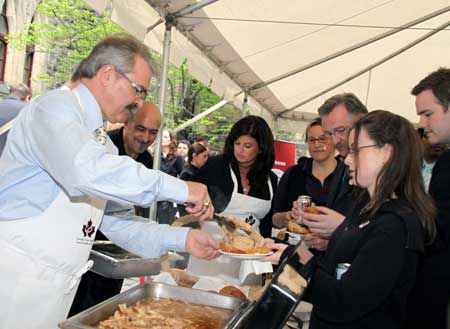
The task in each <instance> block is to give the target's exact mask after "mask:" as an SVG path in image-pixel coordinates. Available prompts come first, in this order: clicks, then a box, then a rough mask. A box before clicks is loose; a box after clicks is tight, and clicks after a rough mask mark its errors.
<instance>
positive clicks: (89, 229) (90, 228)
mask: <svg viewBox="0 0 450 329" xmlns="http://www.w3.org/2000/svg"><path fill="white" fill-rule="evenodd" d="M81 231H82V232H83V236H84V237H88V238H90V237H92V234H94V233H95V226H94V225H92V220H91V219H89V221H88V223H87V224H84V225H83V228H82V230H81Z"/></svg>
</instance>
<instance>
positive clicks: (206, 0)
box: [172, 0, 217, 17]
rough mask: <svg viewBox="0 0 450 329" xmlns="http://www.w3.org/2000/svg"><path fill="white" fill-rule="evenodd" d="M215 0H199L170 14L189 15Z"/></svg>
mask: <svg viewBox="0 0 450 329" xmlns="http://www.w3.org/2000/svg"><path fill="white" fill-rule="evenodd" d="M216 1H217V0H203V1H200V2H198V3H196V4H193V5H192V6H188V7H186V8H183V9H180V10H178V11H177V12H174V13H173V14H172V15H173V16H174V17H181V16H185V15H189V14H192V12H194V11H196V10H198V9H202V8H203V7H205V6H207V5H209V4H211V3H213V2H216Z"/></svg>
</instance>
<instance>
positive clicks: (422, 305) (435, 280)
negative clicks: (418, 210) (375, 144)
mask: <svg viewBox="0 0 450 329" xmlns="http://www.w3.org/2000/svg"><path fill="white" fill-rule="evenodd" d="M429 193H430V195H431V196H432V197H433V199H434V201H435V205H436V207H437V209H438V214H437V218H436V228H437V236H436V239H435V241H434V242H433V244H432V245H430V246H427V248H426V249H425V257H424V259H423V260H422V262H421V264H420V267H419V272H418V274H417V283H416V286H415V287H414V290H413V292H412V294H411V297H410V305H409V308H410V309H409V312H408V329H409V328H433V329H444V328H447V325H446V321H447V315H446V314H447V311H448V305H449V301H450V262H449V260H450V150H448V151H446V152H444V153H443V154H442V155H441V157H440V158H439V159H438V160H437V162H436V164H435V166H434V168H433V173H432V176H431V181H430V187H429Z"/></svg>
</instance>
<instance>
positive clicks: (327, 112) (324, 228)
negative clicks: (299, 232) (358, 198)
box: [303, 93, 368, 250]
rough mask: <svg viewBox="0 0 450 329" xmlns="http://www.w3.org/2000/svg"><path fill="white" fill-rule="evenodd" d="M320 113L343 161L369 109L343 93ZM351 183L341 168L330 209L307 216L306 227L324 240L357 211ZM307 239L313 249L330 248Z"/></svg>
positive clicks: (344, 169)
mask: <svg viewBox="0 0 450 329" xmlns="http://www.w3.org/2000/svg"><path fill="white" fill-rule="evenodd" d="M318 112H319V115H320V118H321V119H322V126H323V129H324V131H325V133H326V134H328V135H329V136H331V137H332V139H333V143H334V145H335V146H336V149H337V150H338V152H339V158H340V159H341V160H342V161H343V160H344V159H345V157H346V156H347V154H348V152H349V149H348V135H349V133H350V129H351V128H352V126H353V124H354V123H355V122H356V121H357V120H358V119H359V118H360V117H362V116H363V115H364V114H366V113H368V111H367V108H366V107H365V106H364V104H363V103H362V102H361V101H360V100H359V99H358V97H356V96H355V95H354V94H352V93H343V94H338V95H335V96H332V97H331V98H329V99H327V100H326V101H325V102H324V103H323V105H322V106H321V107H320V108H319V110H318ZM348 181H349V176H348V168H347V167H346V166H341V168H340V170H339V172H336V174H335V177H334V180H333V183H332V186H331V188H330V191H329V194H328V200H327V206H326V207H317V209H318V210H319V211H320V212H321V213H322V214H319V215H316V214H310V213H304V217H303V220H304V221H303V223H304V224H305V225H307V226H308V227H309V229H310V230H311V231H312V232H315V233H319V234H321V235H322V236H324V237H327V236H330V235H331V234H332V233H333V231H334V230H335V229H336V227H337V226H338V225H339V224H341V223H342V221H343V220H344V219H345V217H346V216H348V215H349V214H350V211H352V210H354V209H355V200H354V197H353V196H352V195H351V186H350V185H349V182H348ZM308 238H309V239H307V238H305V242H306V243H307V244H308V245H309V246H310V247H312V248H316V249H319V250H323V249H325V248H326V246H327V244H328V240H326V239H322V238H320V237H318V236H317V235H312V236H310V237H308Z"/></svg>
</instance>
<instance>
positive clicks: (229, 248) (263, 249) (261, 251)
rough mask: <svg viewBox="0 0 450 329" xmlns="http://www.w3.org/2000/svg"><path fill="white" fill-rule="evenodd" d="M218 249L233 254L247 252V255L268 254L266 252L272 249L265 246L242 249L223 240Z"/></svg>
mask: <svg viewBox="0 0 450 329" xmlns="http://www.w3.org/2000/svg"><path fill="white" fill-rule="evenodd" d="M220 249H221V250H222V251H225V252H229V253H233V254H247V255H254V254H268V253H270V252H272V250H271V249H269V248H267V247H261V248H252V249H250V250H242V249H239V248H236V247H234V246H233V245H231V244H228V243H224V242H222V243H220Z"/></svg>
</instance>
